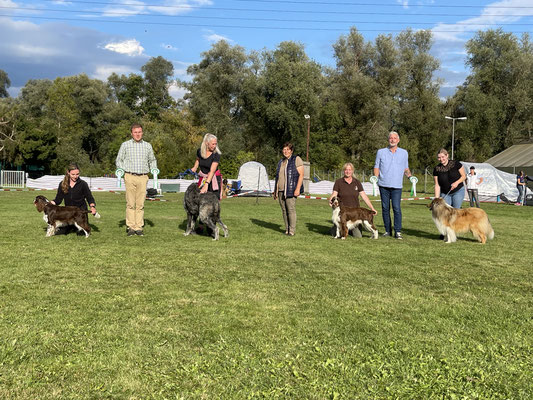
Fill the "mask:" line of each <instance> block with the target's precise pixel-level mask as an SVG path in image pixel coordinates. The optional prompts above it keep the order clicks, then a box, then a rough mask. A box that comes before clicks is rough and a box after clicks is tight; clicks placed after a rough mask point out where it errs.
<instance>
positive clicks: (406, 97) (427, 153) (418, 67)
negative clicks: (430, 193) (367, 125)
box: [394, 29, 446, 168]
mask: <svg viewBox="0 0 533 400" xmlns="http://www.w3.org/2000/svg"><path fill="white" fill-rule="evenodd" d="M396 42H397V47H398V53H399V60H398V65H399V67H400V72H401V76H402V80H401V82H402V85H401V87H400V90H399V92H398V97H397V98H398V104H399V107H398V110H397V113H396V115H395V124H394V125H395V129H396V130H398V131H399V132H400V134H404V136H403V137H402V145H403V146H404V147H406V148H407V150H408V151H409V152H410V155H411V156H410V165H411V167H412V168H424V167H426V166H428V165H431V164H433V163H434V162H435V154H436V153H437V151H438V149H439V147H441V146H442V145H443V139H442V138H443V137H445V136H446V135H440V134H439V130H440V127H441V126H442V122H443V120H442V109H441V102H440V99H439V88H440V84H439V81H438V80H437V79H436V78H435V76H434V74H435V71H436V70H437V69H438V68H439V62H438V61H437V59H435V57H433V56H432V55H431V54H430V51H431V46H432V36H431V31H429V30H421V31H416V32H414V31H412V30H410V29H408V30H406V31H404V32H401V33H400V34H399V35H398V36H397V38H396Z"/></svg>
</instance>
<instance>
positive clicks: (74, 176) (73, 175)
mask: <svg viewBox="0 0 533 400" xmlns="http://www.w3.org/2000/svg"><path fill="white" fill-rule="evenodd" d="M63 200H64V201H65V205H66V206H75V207H78V208H80V209H82V210H85V211H88V208H87V203H89V207H90V208H91V210H90V211H91V214H93V215H95V214H96V207H95V206H96V204H95V202H94V197H93V194H92V193H91V189H89V185H88V184H87V182H85V181H84V180H83V179H80V168H79V167H78V165H77V164H75V163H72V164H69V166H68V167H67V169H66V172H65V177H64V178H63V180H62V181H61V182H60V183H59V187H58V188H57V194H56V198H55V199H54V200H52V201H51V203H52V204H55V205H60V204H61V202H62V201H63ZM71 230H75V229H72V227H71V226H65V227H62V228H60V229H58V231H57V232H56V234H67V233H69V232H70V231H71Z"/></svg>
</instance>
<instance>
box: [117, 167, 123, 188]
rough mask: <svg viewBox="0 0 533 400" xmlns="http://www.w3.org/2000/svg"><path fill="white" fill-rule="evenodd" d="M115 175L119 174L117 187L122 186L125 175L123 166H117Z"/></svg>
mask: <svg viewBox="0 0 533 400" xmlns="http://www.w3.org/2000/svg"><path fill="white" fill-rule="evenodd" d="M115 175H116V176H117V187H118V188H119V187H121V186H122V177H123V176H124V170H123V169H122V168H117V170H116V171H115Z"/></svg>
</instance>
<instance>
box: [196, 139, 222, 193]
mask: <svg viewBox="0 0 533 400" xmlns="http://www.w3.org/2000/svg"><path fill="white" fill-rule="evenodd" d="M221 154H222V153H221V152H220V149H219V148H218V141H217V137H216V136H215V135H213V134H211V133H206V134H205V136H204V138H203V140H202V144H201V145H200V148H199V149H198V150H197V152H196V161H195V162H194V166H193V167H192V168H191V171H193V172H196V170H197V169H198V167H199V168H200V171H199V172H198V174H199V175H200V178H201V179H200V180H199V181H198V186H200V187H201V189H200V193H206V192H207V191H209V192H213V193H216V195H217V197H218V198H219V199H220V195H221V193H222V174H221V173H220V170H219V169H218V166H219V164H220V155H221Z"/></svg>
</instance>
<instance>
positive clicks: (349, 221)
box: [331, 197, 378, 239]
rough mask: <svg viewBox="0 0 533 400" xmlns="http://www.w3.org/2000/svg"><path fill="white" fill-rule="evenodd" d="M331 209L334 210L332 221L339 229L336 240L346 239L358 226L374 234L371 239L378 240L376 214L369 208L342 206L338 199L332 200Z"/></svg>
mask: <svg viewBox="0 0 533 400" xmlns="http://www.w3.org/2000/svg"><path fill="white" fill-rule="evenodd" d="M331 207H332V208H333V214H332V216H331V220H332V221H333V223H334V224H335V226H336V227H337V234H336V235H335V238H336V239H338V238H342V239H346V236H348V231H351V230H352V229H354V228H356V227H357V226H363V227H364V228H365V229H366V230H367V231H369V232H372V236H371V239H377V238H378V230H377V228H376V226H375V225H374V213H373V212H372V211H370V210H369V209H368V208H360V207H344V206H342V205H340V203H339V199H338V198H337V197H334V198H332V199H331Z"/></svg>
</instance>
